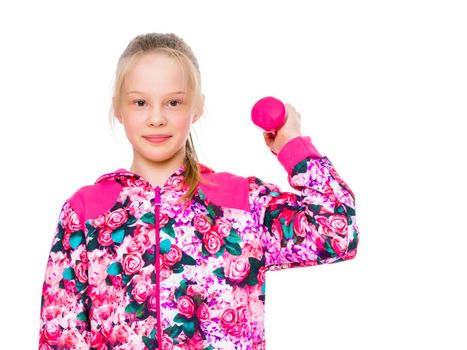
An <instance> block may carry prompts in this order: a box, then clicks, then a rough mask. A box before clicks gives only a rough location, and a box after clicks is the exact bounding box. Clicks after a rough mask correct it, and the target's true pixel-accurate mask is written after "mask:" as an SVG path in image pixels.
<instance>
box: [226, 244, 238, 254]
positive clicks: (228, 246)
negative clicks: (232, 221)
mask: <svg viewBox="0 0 467 350" xmlns="http://www.w3.org/2000/svg"><path fill="white" fill-rule="evenodd" d="M225 248H226V249H227V251H228V252H229V253H230V254H232V255H237V256H239V255H242V248H241V247H240V244H238V243H229V242H226V243H225Z"/></svg>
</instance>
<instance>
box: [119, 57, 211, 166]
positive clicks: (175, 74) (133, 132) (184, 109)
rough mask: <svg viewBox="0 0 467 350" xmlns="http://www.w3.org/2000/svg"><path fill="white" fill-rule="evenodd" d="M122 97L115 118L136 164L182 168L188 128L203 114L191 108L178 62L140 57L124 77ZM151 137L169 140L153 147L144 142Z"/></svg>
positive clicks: (166, 58) (161, 58) (151, 144)
mask: <svg viewBox="0 0 467 350" xmlns="http://www.w3.org/2000/svg"><path fill="white" fill-rule="evenodd" d="M121 96H122V99H121V103H120V105H119V106H115V111H116V117H117V119H118V120H119V121H120V123H122V124H123V126H124V129H125V133H126V135H127V138H128V140H129V141H130V143H131V144H132V146H133V151H134V156H135V161H137V162H141V161H142V162H164V161H167V160H170V159H178V161H177V163H179V164H181V163H182V162H183V159H184V156H185V142H186V140H187V138H188V136H189V133H190V127H191V125H192V124H193V123H194V122H196V121H197V120H198V119H199V117H200V115H201V114H202V110H199V109H198V110H196V109H195V108H191V107H192V106H191V104H192V101H190V100H189V96H188V91H187V88H186V83H185V81H184V78H183V74H182V71H181V68H180V67H179V66H178V64H177V62H176V61H175V60H174V59H173V58H170V57H168V56H167V55H165V54H162V53H150V54H146V55H144V56H142V57H140V58H139V60H138V61H137V62H136V63H135V65H134V66H133V67H132V69H131V70H130V71H129V72H128V73H127V75H126V77H125V83H124V85H123V87H122V95H121ZM203 97H204V96H203ZM196 112H197V113H196ZM151 134H166V135H170V137H169V138H168V139H166V140H165V141H163V142H160V143H155V142H151V141H150V140H149V139H148V138H147V136H148V135H151Z"/></svg>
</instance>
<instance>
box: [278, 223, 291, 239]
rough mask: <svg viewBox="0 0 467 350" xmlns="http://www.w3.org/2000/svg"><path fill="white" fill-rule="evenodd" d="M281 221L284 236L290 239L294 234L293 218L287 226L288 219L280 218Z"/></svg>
mask: <svg viewBox="0 0 467 350" xmlns="http://www.w3.org/2000/svg"><path fill="white" fill-rule="evenodd" d="M279 221H280V222H281V224H282V225H281V227H282V231H283V232H284V237H285V238H286V239H290V238H292V236H293V220H290V224H289V225H288V226H287V223H286V219H285V218H280V219H279Z"/></svg>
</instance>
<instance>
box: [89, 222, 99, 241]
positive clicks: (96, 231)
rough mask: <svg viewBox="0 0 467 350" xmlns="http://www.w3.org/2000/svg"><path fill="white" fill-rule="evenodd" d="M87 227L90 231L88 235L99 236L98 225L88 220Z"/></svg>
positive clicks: (91, 236) (90, 236)
mask: <svg viewBox="0 0 467 350" xmlns="http://www.w3.org/2000/svg"><path fill="white" fill-rule="evenodd" d="M86 229H87V232H88V237H89V238H90V239H92V238H94V237H97V233H98V230H97V228H96V227H94V226H92V225H91V224H90V223H89V222H86Z"/></svg>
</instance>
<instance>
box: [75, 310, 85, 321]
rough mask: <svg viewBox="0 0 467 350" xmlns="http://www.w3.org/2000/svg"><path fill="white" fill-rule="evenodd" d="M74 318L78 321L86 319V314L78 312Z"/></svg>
mask: <svg viewBox="0 0 467 350" xmlns="http://www.w3.org/2000/svg"><path fill="white" fill-rule="evenodd" d="M76 318H77V319H78V320H80V321H87V320H88V315H87V314H86V313H85V312H80V313H79V314H78V315H76Z"/></svg>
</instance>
